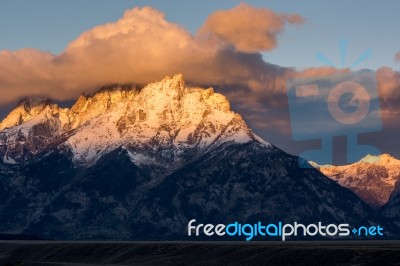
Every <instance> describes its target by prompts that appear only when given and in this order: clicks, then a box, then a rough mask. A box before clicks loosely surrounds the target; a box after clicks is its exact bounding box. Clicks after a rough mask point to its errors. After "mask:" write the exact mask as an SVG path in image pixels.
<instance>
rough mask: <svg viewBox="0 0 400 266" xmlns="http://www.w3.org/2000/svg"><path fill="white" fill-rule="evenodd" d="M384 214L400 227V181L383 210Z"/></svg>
mask: <svg viewBox="0 0 400 266" xmlns="http://www.w3.org/2000/svg"><path fill="white" fill-rule="evenodd" d="M382 214H383V216H385V217H387V218H388V219H390V220H392V221H394V222H395V223H396V224H397V225H398V226H399V227H400V181H397V183H396V187H395V188H394V190H393V193H392V195H391V196H390V198H389V201H388V203H387V204H386V205H385V207H384V208H383V210H382Z"/></svg>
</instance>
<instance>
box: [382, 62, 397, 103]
mask: <svg viewBox="0 0 400 266" xmlns="http://www.w3.org/2000/svg"><path fill="white" fill-rule="evenodd" d="M376 77H377V82H378V88H379V94H380V97H381V99H382V100H383V101H390V100H394V99H398V98H400V72H398V71H394V70H393V69H391V68H389V67H382V68H380V69H378V70H377V72H376Z"/></svg>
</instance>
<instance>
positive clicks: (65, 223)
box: [0, 75, 390, 240]
mask: <svg viewBox="0 0 400 266" xmlns="http://www.w3.org/2000/svg"><path fill="white" fill-rule="evenodd" d="M0 158H1V160H0V220H1V221H2V223H0V233H21V234H22V233H23V234H30V235H38V236H41V237H45V238H53V239H107V240H150V239H185V238H186V234H187V231H186V225H187V223H188V221H189V220H191V219H197V220H198V221H199V222H203V223H215V224H217V223H230V222H233V221H240V222H243V223H251V222H258V221H263V222H278V221H283V222H290V223H293V222H294V221H297V222H304V223H317V222H319V221H321V222H323V223H336V224H338V223H349V224H351V225H354V226H357V225H368V224H381V225H382V224H384V225H385V224H388V226H390V225H389V223H387V221H386V220H384V219H382V218H381V217H380V216H379V215H378V214H377V213H376V212H375V211H374V210H373V209H371V208H370V207H369V206H368V205H366V204H365V203H363V202H362V201H361V200H360V199H359V198H358V197H357V196H356V195H355V194H354V193H353V192H351V191H350V190H348V189H346V188H343V187H342V186H340V185H339V184H337V183H336V182H335V181H333V180H330V179H329V178H327V177H325V176H324V175H323V174H321V173H320V172H319V171H318V170H316V169H312V168H311V169H303V168H299V167H298V158H297V157H295V156H291V155H288V154H286V153H285V152H283V151H281V150H279V149H278V148H276V147H274V146H273V145H272V144H270V143H268V142H266V141H264V140H262V139H261V138H259V137H258V136H256V135H255V134H254V133H253V132H252V131H251V129H249V128H248V127H247V125H246V123H245V122H244V120H243V119H242V117H241V116H240V115H239V114H236V113H234V112H233V111H232V110H231V109H230V105H229V102H228V101H227V99H226V98H225V97H224V96H223V95H221V94H218V93H214V91H213V89H211V88H209V89H202V88H187V87H186V86H185V83H184V80H183V77H182V75H176V76H174V77H167V78H165V79H164V80H162V81H160V82H156V83H153V84H149V85H147V86H145V87H143V88H136V87H133V86H119V85H115V86H109V87H105V88H103V89H102V90H100V91H99V92H98V93H96V94H95V95H92V96H81V97H80V98H79V99H78V101H77V102H76V103H75V105H73V106H72V107H71V108H60V107H59V106H57V105H56V104H54V103H51V102H50V101H48V100H44V99H34V100H32V99H26V100H23V101H21V102H20V103H19V105H18V106H17V107H16V108H15V109H14V110H13V111H12V112H11V113H10V114H9V115H8V116H7V117H6V118H5V119H4V120H3V122H1V124H0Z"/></svg>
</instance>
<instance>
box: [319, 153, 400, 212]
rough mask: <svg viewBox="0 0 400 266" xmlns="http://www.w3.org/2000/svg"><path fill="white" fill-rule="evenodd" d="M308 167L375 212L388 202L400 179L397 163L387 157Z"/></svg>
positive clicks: (399, 166) (399, 162)
mask: <svg viewBox="0 0 400 266" xmlns="http://www.w3.org/2000/svg"><path fill="white" fill-rule="evenodd" d="M311 164H312V165H313V166H314V167H316V168H318V169H319V170H320V171H321V172H322V173H323V174H324V175H326V176H327V177H329V178H331V179H332V180H335V181H336V182H338V183H339V184H340V185H341V186H344V187H346V188H349V189H351V190H352V191H354V193H356V194H357V195H358V196H359V197H360V198H361V199H362V200H364V201H365V202H366V203H368V204H369V205H370V206H371V207H373V208H375V209H379V208H381V207H382V206H384V205H385V204H386V203H387V202H388V201H389V198H390V196H391V195H392V193H393V191H394V189H395V186H396V182H398V180H400V160H397V159H396V158H394V157H392V156H390V155H389V154H382V155H379V156H373V155H367V156H365V157H364V158H362V159H361V160H360V161H358V162H356V163H353V164H350V165H341V166H333V165H321V166H320V165H317V164H316V163H313V162H311Z"/></svg>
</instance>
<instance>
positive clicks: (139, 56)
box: [0, 4, 302, 104]
mask: <svg viewBox="0 0 400 266" xmlns="http://www.w3.org/2000/svg"><path fill="white" fill-rule="evenodd" d="M219 12H222V11H219ZM232 12H233V13H232ZM237 12H239V13H240V14H241V15H240V19H242V20H245V19H246V16H252V19H253V20H254V21H258V20H260V22H257V23H258V24H257V23H256V24H255V25H253V26H251V27H252V28H254V29H253V31H254V32H255V34H256V36H258V37H255V38H260V39H259V43H262V42H263V41H266V44H265V45H267V46H268V47H270V48H272V47H273V46H275V45H276V43H275V42H276V34H278V33H280V32H281V31H282V30H283V27H284V24H285V23H299V22H301V21H302V19H301V18H300V17H297V16H296V15H277V14H275V13H273V12H272V11H269V10H266V9H256V8H253V7H250V6H247V5H244V4H241V5H239V6H238V7H237V8H234V9H232V10H230V11H228V16H230V15H231V14H235V13H237ZM217 14H219V13H218V12H217ZM254 16H256V18H257V19H254ZM212 17H213V15H211V18H212ZM218 17H221V15H217V18H218ZM222 18H223V19H224V15H222ZM211 21H212V20H211ZM225 22H227V21H225ZM236 22H237V20H233V21H232V22H231V24H230V27H231V28H232V30H233V31H236V32H238V34H239V35H238V36H237V37H240V38H245V36H243V35H242V34H244V33H243V30H246V29H244V28H242V27H241V23H236ZM242 22H243V21H242ZM209 23H210V20H208V21H207V22H206V25H205V26H204V27H203V28H207V27H209V26H207V25H209ZM258 27H261V28H260V31H259V32H256V28H258ZM261 32H264V33H265V34H264V36H265V38H266V39H265V38H264V37H261V35H262V34H261ZM229 36H230V38H231V37H232V42H234V43H232V44H231V45H234V46H236V45H238V43H237V41H236V40H237V39H236V38H233V35H231V34H229ZM242 45H245V44H240V45H239V46H238V47H241V46H242ZM257 45H259V44H257ZM253 48H255V47H253ZM260 49H262V47H261V48H260ZM239 50H243V49H239ZM287 71H288V70H287V69H285V68H281V67H279V66H276V65H272V64H268V63H266V62H265V61H264V60H263V59H262V56H261V54H259V53H253V54H249V53H242V52H240V51H235V50H233V49H231V48H230V47H227V46H226V45H225V44H224V45H221V44H220V43H219V42H215V41H214V40H212V38H211V39H210V38H208V39H207V38H206V39H205V38H204V36H203V37H199V36H194V35H192V34H191V33H189V32H188V31H186V30H185V29H183V28H182V27H180V26H179V25H177V24H174V23H171V22H168V21H166V19H165V17H164V14H163V13H162V12H160V11H158V10H155V9H153V8H151V7H143V8H134V9H131V10H128V11H126V12H125V14H124V15H123V17H122V18H121V19H119V20H118V21H116V22H113V23H107V24H105V25H100V26H97V27H95V28H93V29H91V30H88V31H87V32H84V33H82V34H81V35H80V36H79V37H78V38H77V39H76V40H74V41H72V42H71V43H70V44H69V45H68V46H67V48H66V49H65V51H64V52H62V53H61V54H59V55H53V54H49V53H45V52H42V51H38V50H33V49H24V50H20V51H14V52H12V51H2V52H0V92H1V94H2V97H1V98H0V104H6V103H8V102H10V101H15V100H16V99H17V98H20V97H25V96H30V95H42V96H48V97H51V98H54V99H57V100H66V99H71V98H74V97H76V96H77V95H79V94H80V93H82V92H86V93H90V92H92V91H94V90H95V89H97V88H98V87H99V86H102V85H105V84H110V83H149V82H153V81H155V80H159V79H162V78H163V77H164V76H166V75H172V74H175V73H178V72H181V73H183V74H184V75H185V78H186V79H187V80H189V81H191V82H193V83H197V84H208V85H214V84H218V85H234V84H235V85H240V86H245V87H248V88H250V89H251V90H254V91H260V90H270V91H281V90H282V89H283V88H284V86H285V75H286V72H287Z"/></svg>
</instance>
